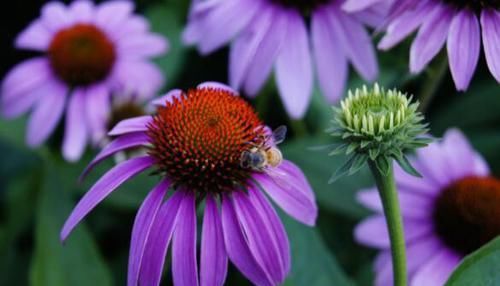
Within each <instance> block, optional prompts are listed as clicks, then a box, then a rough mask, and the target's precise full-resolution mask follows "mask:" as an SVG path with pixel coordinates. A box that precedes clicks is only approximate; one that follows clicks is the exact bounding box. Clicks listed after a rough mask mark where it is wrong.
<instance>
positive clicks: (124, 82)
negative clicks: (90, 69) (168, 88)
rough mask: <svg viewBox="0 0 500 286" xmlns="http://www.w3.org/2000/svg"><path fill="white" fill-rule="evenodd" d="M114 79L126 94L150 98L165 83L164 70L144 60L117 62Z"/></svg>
mask: <svg viewBox="0 0 500 286" xmlns="http://www.w3.org/2000/svg"><path fill="white" fill-rule="evenodd" d="M112 79H113V80H114V81H115V82H116V85H117V89H120V92H121V93H124V94H136V97H137V98H138V99H145V100H147V99H149V98H151V97H152V96H154V95H156V92H158V91H159V90H160V88H161V87H162V86H163V84H164V83H165V77H164V75H163V72H162V71H161V70H160V69H159V68H158V66H156V65H155V64H153V63H151V62H148V61H143V60H126V61H120V62H117V63H116V65H115V68H114V70H113V75H112Z"/></svg>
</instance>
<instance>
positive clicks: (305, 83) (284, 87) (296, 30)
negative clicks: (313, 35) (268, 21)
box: [276, 11, 313, 119]
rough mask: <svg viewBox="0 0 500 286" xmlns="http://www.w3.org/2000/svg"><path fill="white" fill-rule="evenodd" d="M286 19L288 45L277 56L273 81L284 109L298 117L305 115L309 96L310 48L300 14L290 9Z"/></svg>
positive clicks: (311, 74)
mask: <svg viewBox="0 0 500 286" xmlns="http://www.w3.org/2000/svg"><path fill="white" fill-rule="evenodd" d="M287 19H288V29H287V33H286V36H285V42H286V43H287V46H286V47H283V48H282V49H281V51H280V52H279V54H278V57H277V59H276V82H277V85H278V89H279V91H280V96H281V100H282V101H283V104H284V106H285V109H286V111H287V113H288V114H289V115H290V116H291V117H292V118H295V119H298V118H301V117H303V116H304V114H305V112H306V110H307V107H308V106H309V102H310V99H311V96H312V87H313V72H312V60H311V48H310V47H309V36H308V31H307V28H306V25H305V23H304V20H303V18H302V16H301V15H300V14H299V13H298V12H295V11H291V12H289V13H288V15H287Z"/></svg>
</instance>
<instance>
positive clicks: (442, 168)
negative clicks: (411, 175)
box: [415, 143, 463, 187]
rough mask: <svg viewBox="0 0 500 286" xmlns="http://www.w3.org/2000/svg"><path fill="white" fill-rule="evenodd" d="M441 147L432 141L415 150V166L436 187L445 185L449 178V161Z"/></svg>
mask: <svg viewBox="0 0 500 286" xmlns="http://www.w3.org/2000/svg"><path fill="white" fill-rule="evenodd" d="M443 149H444V148H443V147H442V146H441V145H440V144H437V143H434V144H430V145H429V146H427V147H425V148H421V149H418V150H417V164H415V168H416V169H417V170H419V171H420V173H421V174H422V176H423V177H424V178H425V179H426V180H428V181H431V182H432V183H433V184H434V185H435V186H437V187H446V185H448V184H449V182H450V179H451V176H450V172H449V169H448V163H449V162H448V160H447V157H446V152H443ZM462 164H463V163H462Z"/></svg>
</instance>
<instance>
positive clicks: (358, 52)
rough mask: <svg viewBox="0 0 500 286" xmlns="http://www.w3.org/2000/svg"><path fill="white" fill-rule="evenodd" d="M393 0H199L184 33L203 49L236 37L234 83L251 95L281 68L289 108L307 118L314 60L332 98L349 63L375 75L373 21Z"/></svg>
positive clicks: (281, 90)
mask: <svg viewBox="0 0 500 286" xmlns="http://www.w3.org/2000/svg"><path fill="white" fill-rule="evenodd" d="M391 1H392V0H372V1H358V0H234V1H215V2H213V3H210V5H207V3H206V1H193V8H192V9H191V14H190V15H189V22H188V25H187V27H186V28H185V31H184V34H183V39H184V42H185V43H187V44H191V45H196V46H197V47H198V49H199V51H200V52H201V53H202V54H209V53H211V52H213V51H215V50H217V49H218V48H221V47H222V46H224V45H226V44H228V43H231V49H230V55H229V81H230V85H231V86H232V87H233V88H234V89H237V90H240V89H241V90H243V91H245V93H246V94H248V95H249V96H255V95H256V94H257V93H258V92H259V91H260V90H261V88H262V87H263V86H264V84H265V83H266V81H267V79H268V78H269V76H270V74H271V72H272V71H273V70H274V73H275V77H276V83H277V87H278V90H279V94H280V96H281V99H282V101H283V104H284V107H285V110H286V111H287V113H288V114H289V115H290V116H291V117H293V118H301V117H303V116H304V115H305V113H306V111H307V108H308V106H309V103H310V99H311V96H312V93H313V82H314V71H313V66H315V67H316V72H317V77H318V82H319V84H320V87H321V89H322V91H323V94H324V95H325V97H326V99H327V101H328V102H329V103H334V102H337V101H338V100H339V99H340V97H341V96H342V94H343V93H344V89H345V84H346V82H347V78H348V73H349V68H348V66H349V63H350V64H352V66H353V67H354V68H355V70H356V71H357V72H358V73H359V74H360V75H361V77H362V78H363V79H365V80H367V81H373V80H375V78H376V77H377V75H378V64H377V59H376V54H375V51H374V47H373V44H372V41H371V37H370V34H369V33H368V31H367V28H366V25H369V26H372V25H373V26H374V25H377V24H379V23H380V21H381V20H382V17H383V15H385V12H386V8H387V6H388V3H389V2H391ZM360 2H362V3H360ZM221 19H222V20H221ZM311 44H312V45H311Z"/></svg>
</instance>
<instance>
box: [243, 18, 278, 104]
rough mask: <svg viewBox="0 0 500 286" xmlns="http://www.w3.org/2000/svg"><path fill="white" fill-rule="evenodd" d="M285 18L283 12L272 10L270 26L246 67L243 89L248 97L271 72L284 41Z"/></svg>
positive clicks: (255, 92)
mask: <svg viewBox="0 0 500 286" xmlns="http://www.w3.org/2000/svg"><path fill="white" fill-rule="evenodd" d="M268 9H274V8H268ZM263 13H264V12H263ZM287 17H288V15H287V14H286V13H285V12H284V11H281V10H279V9H274V13H273V21H272V22H271V26H270V27H269V29H268V30H267V32H266V34H265V36H264V38H263V39H262V41H261V42H260V44H259V47H258V48H257V50H256V51H255V55H254V56H253V59H252V63H251V64H250V65H249V67H248V71H247V75H246V80H245V83H244V88H245V91H246V92H247V93H248V95H250V96H252V95H255V94H257V92H258V91H259V90H260V89H261V87H262V85H263V84H264V83H265V82H266V80H267V78H268V77H269V74H270V73H271V71H272V68H273V64H274V60H275V59H276V57H277V56H278V54H279V51H280V49H281V47H282V44H283V42H284V40H285V35H286V31H287V23H288V18H287Z"/></svg>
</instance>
